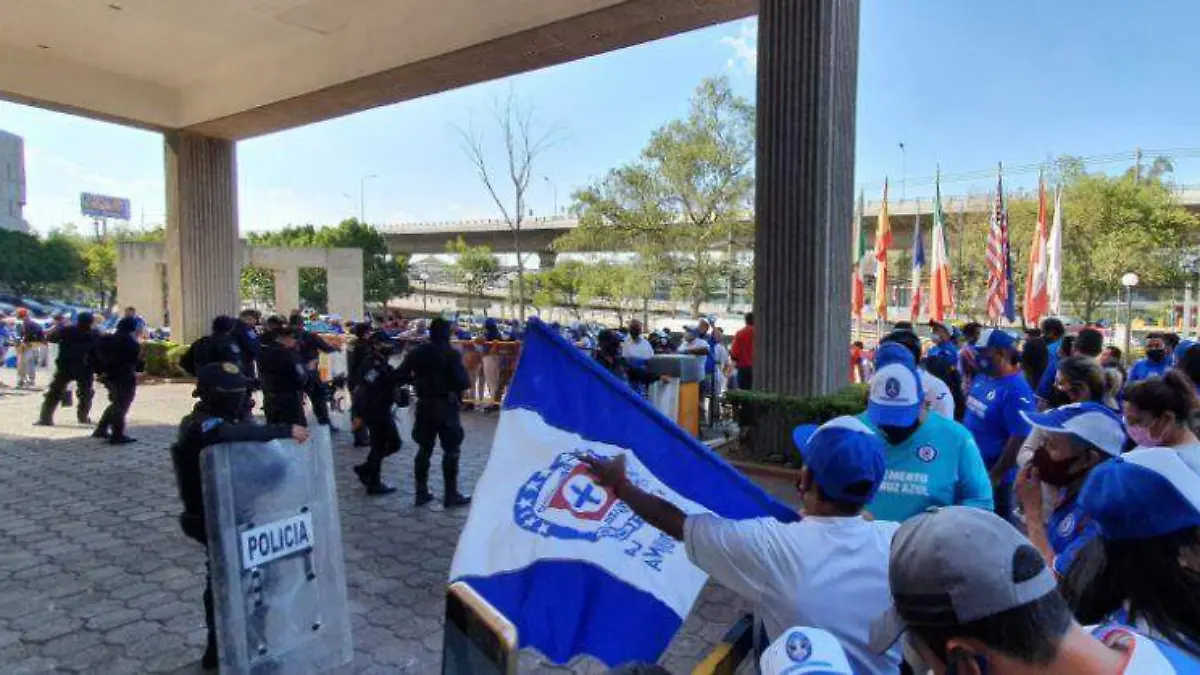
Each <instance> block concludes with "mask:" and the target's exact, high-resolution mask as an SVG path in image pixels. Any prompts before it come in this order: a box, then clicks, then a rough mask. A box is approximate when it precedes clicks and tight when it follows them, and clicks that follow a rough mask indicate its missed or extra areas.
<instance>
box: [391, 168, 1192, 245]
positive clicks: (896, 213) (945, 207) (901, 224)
mask: <svg viewBox="0 0 1200 675" xmlns="http://www.w3.org/2000/svg"><path fill="white" fill-rule="evenodd" d="M1177 195H1178V199H1179V202H1180V204H1182V205H1183V206H1184V207H1186V208H1187V209H1189V210H1190V211H1192V212H1194V213H1200V186H1185V187H1182V188H1180V189H1179V190H1178V191H1177ZM1021 196H1022V197H1025V196H1026V195H1021ZM882 205H883V204H882V202H880V201H875V202H867V204H866V205H865V206H864V208H863V216H864V218H863V220H864V222H865V225H866V227H867V236H868V238H870V236H871V235H872V233H874V232H875V227H876V223H877V222H878V218H879V210H880V207H881V206H882ZM991 209H992V195H990V194H971V195H953V196H943V197H942V211H943V212H944V213H945V215H946V218H947V220H949V221H950V223H951V224H953V223H954V220H955V219H956V218H958V217H959V215H960V214H965V213H987V212H989V211H991ZM932 212H933V202H932V200H930V199H925V198H913V199H907V200H896V201H891V202H889V203H888V213H889V214H890V219H891V222H892V229H893V233H894V234H893V236H894V238H895V241H896V246H897V247H898V248H907V247H908V246H909V245H911V243H912V230H913V223H915V222H916V214H917V213H920V214H921V216H922V222H924V223H926V224H928V223H929V222H930V218H931V215H930V214H931V213H932ZM578 226H579V220H578V219H576V218H574V217H572V216H548V217H538V218H530V219H528V220H526V221H525V222H524V223H523V224H522V226H521V247H522V249H524V251H525V252H527V253H538V254H539V255H540V256H542V259H543V260H546V259H547V258H549V259H550V260H553V258H554V253H553V252H552V250H551V244H553V243H554V240H555V239H557V238H559V237H560V236H562V235H564V234H566V233H567V232H570V231H571V230H573V229H575V228H576V227H578ZM380 230H381V231H382V232H383V234H384V237H386V239H387V242H388V248H389V249H391V251H392V253H396V254H406V255H413V254H430V253H445V252H446V242H448V241H453V240H455V239H457V238H458V237H462V238H463V241H465V242H466V243H467V245H469V246H488V247H489V248H491V249H492V251H494V252H496V253H513V252H514V250H515V249H514V247H513V238H512V235H511V234H510V232H509V229H508V224H507V223H505V221H503V220H486V219H485V220H457V221H454V220H449V221H434V222H424V223H400V224H397V225H385V226H383V227H381V228H380ZM745 248H746V249H749V248H750V247H749V246H746V247H745Z"/></svg>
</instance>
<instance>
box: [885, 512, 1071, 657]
mask: <svg viewBox="0 0 1200 675" xmlns="http://www.w3.org/2000/svg"><path fill="white" fill-rule="evenodd" d="M888 583H889V585H890V586H891V591H892V602H893V606H892V608H891V609H890V610H888V611H887V612H886V613H885V614H884V615H883V616H882V617H880V618H879V619H878V620H876V621H875V622H874V624H873V625H872V626H871V643H870V645H871V649H872V650H873V651H875V652H877V653H879V654H882V653H884V652H886V651H887V650H888V649H890V648H891V646H892V645H893V644H895V642H896V640H897V638H899V637H900V634H901V633H903V632H904V630H905V629H906V627H909V626H926V627H931V628H935V627H946V628H953V627H956V626H961V625H963V624H966V623H970V622H972V621H977V620H979V619H983V618H986V617H989V616H995V615H996V614H999V613H1001V612H1006V611H1008V610H1010V609H1015V608H1017V607H1021V606H1023V605H1027V604H1029V603H1031V602H1033V601H1034V600H1038V599H1040V598H1043V597H1045V596H1046V595H1049V594H1050V593H1057V592H1058V582H1057V580H1056V579H1055V577H1054V573H1053V572H1052V571H1051V570H1050V568H1049V567H1047V566H1046V562H1045V560H1044V559H1043V558H1042V554H1041V553H1039V552H1038V550H1037V549H1036V548H1034V547H1033V545H1032V544H1030V543H1029V540H1028V539H1026V538H1025V537H1024V536H1022V535H1021V533H1020V532H1018V531H1017V530H1016V529H1015V528H1013V526H1012V525H1009V524H1008V522H1006V521H1005V520H1004V519H1003V518H1001V517H999V516H997V515H996V514H994V513H992V512H991V511H985V510H983V509H976V508H972V507H969V506H947V507H944V508H941V509H937V510H935V511H931V512H929V513H923V514H921V515H918V516H914V517H913V518H911V519H909V520H908V521H906V522H905V523H904V524H903V525H901V526H900V529H899V530H897V531H896V535H895V537H893V538H892V549H891V555H890V564H889V566H888Z"/></svg>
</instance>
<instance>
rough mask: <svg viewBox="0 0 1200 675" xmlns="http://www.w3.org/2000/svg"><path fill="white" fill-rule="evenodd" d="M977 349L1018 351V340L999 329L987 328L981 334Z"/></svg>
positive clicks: (976, 345) (976, 344)
mask: <svg viewBox="0 0 1200 675" xmlns="http://www.w3.org/2000/svg"><path fill="white" fill-rule="evenodd" d="M975 347H976V349H1016V348H1017V339H1016V338H1015V337H1013V336H1012V335H1010V334H1009V333H1008V332H1007V331H1003V330H1000V329H999V328H987V329H984V331H983V332H982V333H980V334H979V341H978V342H976V343H975Z"/></svg>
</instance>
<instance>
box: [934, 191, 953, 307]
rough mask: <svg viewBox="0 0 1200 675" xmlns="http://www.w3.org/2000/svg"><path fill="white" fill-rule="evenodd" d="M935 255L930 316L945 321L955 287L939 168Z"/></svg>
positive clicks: (935, 193) (935, 207) (951, 303)
mask: <svg viewBox="0 0 1200 675" xmlns="http://www.w3.org/2000/svg"><path fill="white" fill-rule="evenodd" d="M930 244H931V245H932V248H933V255H932V257H931V259H930V262H929V318H930V319H932V320H934V321H943V320H945V318H946V314H947V313H948V312H949V311H950V310H952V309H953V308H954V289H953V288H952V287H951V285H950V247H949V246H947V245H946V219H945V215H944V214H943V213H942V175H941V170H940V169H939V170H938V176H937V182H936V183H935V187H934V197H933V235H932V237H931V239H930Z"/></svg>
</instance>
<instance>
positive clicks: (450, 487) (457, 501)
mask: <svg viewBox="0 0 1200 675" xmlns="http://www.w3.org/2000/svg"><path fill="white" fill-rule="evenodd" d="M442 480H443V481H444V482H445V484H446V496H445V497H443V498H442V505H443V506H445V507H446V508H454V507H456V506H466V505H468V504H470V503H471V498H470V497H467V496H464V495H463V494H462V493H461V492H459V491H458V462H457V461H454V462H443V463H442Z"/></svg>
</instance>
